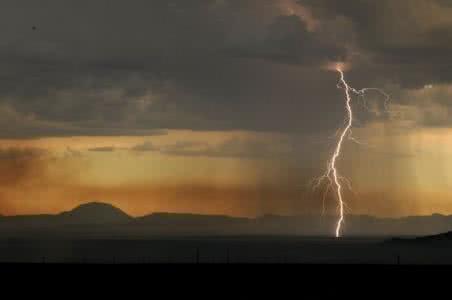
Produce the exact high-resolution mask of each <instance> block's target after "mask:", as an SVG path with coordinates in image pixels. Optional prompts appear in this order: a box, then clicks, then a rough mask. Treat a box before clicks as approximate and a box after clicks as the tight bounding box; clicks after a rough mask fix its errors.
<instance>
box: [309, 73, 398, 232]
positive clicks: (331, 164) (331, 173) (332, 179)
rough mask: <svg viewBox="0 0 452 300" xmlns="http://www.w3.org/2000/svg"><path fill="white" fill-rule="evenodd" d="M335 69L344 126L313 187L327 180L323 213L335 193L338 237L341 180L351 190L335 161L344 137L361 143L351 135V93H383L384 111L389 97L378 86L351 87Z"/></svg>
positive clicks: (343, 205) (342, 209) (342, 211)
mask: <svg viewBox="0 0 452 300" xmlns="http://www.w3.org/2000/svg"><path fill="white" fill-rule="evenodd" d="M335 71H336V72H338V73H339V83H338V85H337V86H338V88H341V89H343V90H344V93H345V108H346V114H347V116H346V121H345V127H344V128H342V129H341V130H339V131H338V135H339V139H338V141H337V144H336V147H335V149H334V152H333V155H332V157H331V159H330V160H329V161H328V163H327V170H326V172H325V174H324V175H323V176H321V177H320V178H318V179H317V183H316V184H315V186H314V187H315V188H317V187H319V186H320V185H321V184H322V182H323V181H325V180H327V181H328V185H327V188H326V190H325V192H324V194H323V213H324V212H325V200H326V197H327V195H328V193H329V192H330V191H331V190H332V189H334V190H335V194H336V199H337V201H338V211H339V218H338V220H337V222H336V230H335V234H336V237H337V238H339V237H340V236H341V230H342V225H343V223H344V221H345V210H346V203H345V201H344V196H343V189H344V188H343V184H342V182H345V183H346V186H347V187H348V188H349V189H350V190H351V183H350V181H349V180H348V179H346V178H344V177H342V176H340V174H339V172H338V169H337V161H338V159H339V158H340V156H341V154H342V148H343V145H344V142H345V140H346V138H348V139H350V140H352V141H354V142H356V143H358V144H361V143H360V142H359V141H358V140H357V139H355V138H354V137H353V136H352V127H353V121H354V120H353V108H352V100H353V98H352V95H357V96H359V97H362V98H363V99H364V104H365V103H366V102H365V98H364V96H365V94H366V93H367V92H369V91H376V92H378V93H380V94H381V95H383V96H384V97H385V101H384V108H385V110H386V111H388V102H389V100H390V97H389V95H388V94H386V93H385V92H383V91H382V90H380V89H378V88H364V89H361V90H357V89H355V88H353V87H351V86H350V85H349V84H348V83H347V81H346V80H345V74H344V71H343V70H342V68H341V67H339V66H338V67H336V68H335Z"/></svg>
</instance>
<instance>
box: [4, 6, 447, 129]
mask: <svg viewBox="0 0 452 300" xmlns="http://www.w3.org/2000/svg"><path fill="white" fill-rule="evenodd" d="M298 2H299V4H298V5H301V6H303V7H305V8H308V9H310V10H311V11H312V14H313V16H314V18H316V20H317V21H318V22H319V24H320V26H319V27H318V28H316V29H315V30H308V26H307V24H306V20H305V19H304V18H303V16H302V15H299V14H293V15H290V14H289V13H287V11H288V10H286V9H285V8H287V7H286V6H297V4H296V1H295V0H294V1H278V0H229V1H228V0H223V1H219V0H215V1H214V0H193V1H182V0H172V1H168V0H153V1H149V0H147V1H144V0H133V1H128V2H127V3H126V2H124V1H117V0H116V1H115V0H112V1H108V2H107V1H103V0H92V1H90V2H89V3H87V2H80V1H75V0H58V1H57V0H43V1H40V2H39V3H30V1H25V0H5V1H2V2H1V3H0V25H1V26H0V34H1V36H2V40H1V42H0V66H1V67H0V101H1V103H0V104H1V106H0V107H1V109H0V119H1V120H3V121H1V122H4V123H3V124H2V127H3V128H6V129H4V130H2V131H1V133H0V136H1V137H36V136H67V135H140V134H142V135H148V134H150V135H152V134H153V133H154V131H152V130H158V129H168V128H170V129H171V128H184V129H187V128H189V129H194V130H226V129H246V130H272V131H284V132H289V131H290V132H298V133H300V134H312V133H313V131H324V130H332V129H334V128H335V127H336V126H337V124H340V122H341V120H342V118H343V105H342V103H341V101H340V100H342V99H341V94H340V93H338V92H337V89H336V86H335V83H336V80H337V78H336V76H335V74H334V73H331V72H327V71H325V70H322V69H321V66H322V65H324V64H325V63H326V62H327V61H331V60H342V59H352V60H353V61H354V62H355V63H354V68H353V69H352V71H351V73H350V78H351V80H353V81H354V83H356V85H357V86H367V85H369V84H384V83H388V82H389V83H393V84H399V85H401V86H403V87H405V88H406V87H418V86H423V85H424V84H426V83H437V82H442V83H448V82H449V81H450V80H451V79H452V71H451V69H452V65H451V62H450V59H449V56H450V54H449V53H450V50H452V49H451V47H452V30H451V28H452V21H450V20H451V19H452V18H451V17H452V7H451V5H450V4H449V3H448V2H447V1H439V0H436V1H431V0H409V1H408V0H402V1H389V0H384V1H376V0H372V1H371V0H356V1H352V2H353V3H352V4H351V3H349V2H347V3H346V4H345V3H344V1H340V0H315V1H314V0H312V1H311V0H300V1H298ZM301 6H300V7H301ZM289 8H291V9H292V8H293V7H289ZM32 26H36V28H37V29H36V30H32ZM6 125H9V126H6Z"/></svg>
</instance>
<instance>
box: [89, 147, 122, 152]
mask: <svg viewBox="0 0 452 300" xmlns="http://www.w3.org/2000/svg"><path fill="white" fill-rule="evenodd" d="M115 150H116V147H96V148H89V149H88V151H91V152H113V151H115Z"/></svg>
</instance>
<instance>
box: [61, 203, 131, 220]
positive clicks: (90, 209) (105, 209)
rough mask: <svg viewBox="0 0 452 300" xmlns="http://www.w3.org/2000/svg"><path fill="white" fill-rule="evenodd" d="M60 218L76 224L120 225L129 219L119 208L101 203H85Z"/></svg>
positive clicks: (64, 213)
mask: <svg viewBox="0 0 452 300" xmlns="http://www.w3.org/2000/svg"><path fill="white" fill-rule="evenodd" d="M60 216H61V217H64V218H67V219H68V220H67V221H72V222H77V223H121V222H126V221H129V220H130V219H131V217H130V216H129V215H128V214H126V213H125V212H123V211H122V210H120V209H119V208H117V207H115V206H113V205H111V204H108V203H103V202H90V203H85V204H82V205H79V206H77V207H76V208H74V209H72V210H70V211H67V212H63V213H61V214H60Z"/></svg>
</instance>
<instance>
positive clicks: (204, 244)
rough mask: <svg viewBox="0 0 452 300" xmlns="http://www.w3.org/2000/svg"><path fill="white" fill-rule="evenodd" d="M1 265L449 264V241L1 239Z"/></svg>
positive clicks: (451, 247)
mask: <svg viewBox="0 0 452 300" xmlns="http://www.w3.org/2000/svg"><path fill="white" fill-rule="evenodd" d="M0 263H47V264H49V263H70V264H142V263H158V264H160V263H165V264H166V263H170V264H196V263H199V264H212V263H214V264H217V263H224V264H226V263H231V264H234V263H260V264H262V263H263V264H284V263H294V264H369V265H413V264H414V265H452V242H450V241H448V240H446V241H437V242H423V241H410V242H404V241H400V240H396V241H392V240H387V239H382V238H343V239H334V238H306V237H268V236H243V237H199V238H196V237H193V238H188V237H183V238H177V237H171V238H157V237H156V238H152V239H146V240H144V239H130V240H126V239H84V240H82V239H39V240H38V239H36V240H34V239H30V238H27V239H3V240H0Z"/></svg>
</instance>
